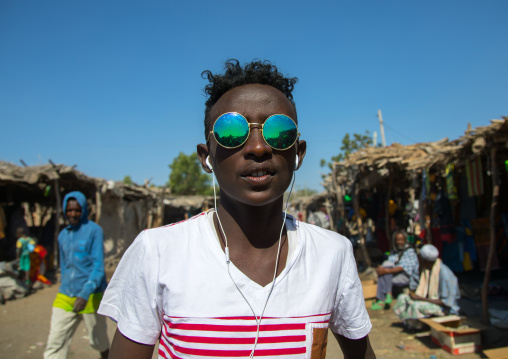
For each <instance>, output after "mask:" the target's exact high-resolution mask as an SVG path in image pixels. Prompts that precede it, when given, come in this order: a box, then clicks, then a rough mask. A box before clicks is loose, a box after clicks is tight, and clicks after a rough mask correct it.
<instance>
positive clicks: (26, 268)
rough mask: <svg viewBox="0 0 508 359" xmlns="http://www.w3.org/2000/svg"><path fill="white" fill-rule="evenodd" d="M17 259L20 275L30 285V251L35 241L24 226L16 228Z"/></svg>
mask: <svg viewBox="0 0 508 359" xmlns="http://www.w3.org/2000/svg"><path fill="white" fill-rule="evenodd" d="M16 238H17V240H16V259H17V260H19V271H20V272H21V273H20V275H21V277H22V279H23V281H24V282H25V284H26V285H27V286H30V253H31V252H33V250H34V248H35V241H34V240H33V239H32V238H31V237H29V236H27V234H26V230H25V229H24V228H23V227H18V228H16Z"/></svg>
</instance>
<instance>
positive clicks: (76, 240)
mask: <svg viewBox="0 0 508 359" xmlns="http://www.w3.org/2000/svg"><path fill="white" fill-rule="evenodd" d="M70 198H75V199H76V201H77V202H78V203H79V205H80V206H81V221H80V223H79V225H77V226H71V225H68V226H67V227H65V228H64V229H62V231H61V232H60V234H59V235H58V247H59V249H60V268H61V275H62V278H61V281H62V284H61V285H60V290H59V292H60V293H62V294H65V295H67V296H69V297H81V298H84V299H86V300H88V297H89V296H90V294H92V293H101V292H104V290H105V289H106V276H105V273H104V248H103V242H104V234H103V232H102V228H101V227H100V226H99V225H98V224H96V223H94V222H92V221H89V220H88V204H87V202H86V197H85V195H84V194H83V193H81V192H78V191H74V192H70V193H68V194H67V195H66V196H65V198H64V200H63V213H64V216H65V218H66V219H68V218H67V215H66V214H65V212H66V209H67V202H68V201H69V199H70Z"/></svg>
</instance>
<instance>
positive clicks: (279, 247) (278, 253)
mask: <svg viewBox="0 0 508 359" xmlns="http://www.w3.org/2000/svg"><path fill="white" fill-rule="evenodd" d="M295 180H296V174H295V172H293V181H292V183H291V188H290V190H289V195H288V197H287V199H286V206H285V209H284V220H283V221H282V227H281V229H280V235H279V244H278V247H277V257H276V260H275V270H274V273H273V280H272V286H271V288H270V291H269V292H268V296H267V297H266V301H265V305H264V306H263V311H262V312H261V315H260V316H259V318H258V317H257V316H256V313H255V311H254V309H253V308H252V305H251V304H250V302H249V301H248V299H247V298H246V297H245V295H244V294H243V292H242V291H241V290H240V288H239V287H238V285H237V284H236V282H235V280H234V279H233V277H232V276H231V272H230V271H229V263H230V262H231V260H230V259H229V247H228V238H227V236H226V232H225V231H224V228H223V227H222V223H221V221H220V217H219V212H218V210H217V195H216V192H215V173H214V172H213V171H212V186H213V200H214V211H215V214H216V215H217V221H218V222H219V227H220V229H221V231H222V234H223V235H224V242H225V247H224V253H225V255H226V263H227V269H228V275H229V278H231V281H232V282H233V284H234V285H235V287H236V289H237V290H238V292H239V293H240V295H241V296H242V297H243V299H244V300H245V302H246V303H247V305H248V306H249V308H250V310H251V312H252V314H253V315H254V319H255V320H256V324H257V329H256V339H255V341H254V347H253V348H252V351H251V353H250V355H249V358H254V351H255V350H256V347H257V344H258V340H259V330H260V327H261V319H262V318H263V315H264V314H265V309H266V306H267V305H268V300H269V299H270V296H271V294H272V292H273V288H274V287H275V280H276V278H277V267H278V266H279V256H280V249H281V243H282V233H283V232H284V226H285V224H286V218H287V209H288V204H289V198H290V197H291V193H292V191H293V185H294V184H295Z"/></svg>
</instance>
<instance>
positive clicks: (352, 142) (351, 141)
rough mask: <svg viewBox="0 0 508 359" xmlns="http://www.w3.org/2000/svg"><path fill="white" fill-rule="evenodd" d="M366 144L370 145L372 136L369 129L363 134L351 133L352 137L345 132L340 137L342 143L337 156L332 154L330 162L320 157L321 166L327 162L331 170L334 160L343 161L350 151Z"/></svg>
mask: <svg viewBox="0 0 508 359" xmlns="http://www.w3.org/2000/svg"><path fill="white" fill-rule="evenodd" d="M367 146H372V136H371V135H370V132H369V131H365V134H358V133H353V138H351V136H350V135H349V133H346V134H345V135H344V138H343V139H342V145H341V146H340V150H341V152H340V153H339V154H338V155H337V156H333V157H332V161H331V162H326V160H325V159H321V163H320V164H321V167H324V166H325V165H326V164H328V167H329V168H330V170H331V169H332V166H333V163H334V162H340V161H343V160H344V159H346V157H347V156H348V155H349V154H350V153H353V152H355V151H358V150H359V149H360V148H364V147H367Z"/></svg>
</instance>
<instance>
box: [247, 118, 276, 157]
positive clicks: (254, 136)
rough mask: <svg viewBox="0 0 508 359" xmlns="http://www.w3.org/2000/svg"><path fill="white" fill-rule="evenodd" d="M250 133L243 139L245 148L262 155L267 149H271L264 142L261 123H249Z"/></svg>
mask: <svg viewBox="0 0 508 359" xmlns="http://www.w3.org/2000/svg"><path fill="white" fill-rule="evenodd" d="M249 129H250V134H249V137H248V138H247V141H245V150H246V151H247V152H249V153H250V152H252V153H254V154H256V155H262V154H264V153H266V152H267V151H271V150H272V148H271V147H270V145H268V143H267V142H266V139H265V138H264V136H263V124H261V123H249ZM256 129H257V130H259V131H255V130H256Z"/></svg>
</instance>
